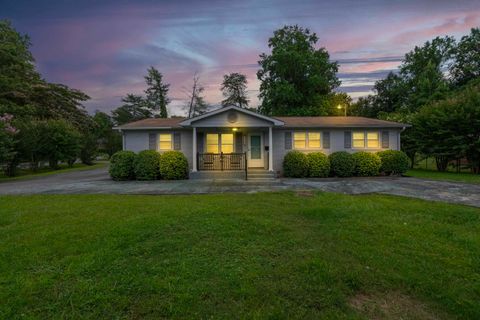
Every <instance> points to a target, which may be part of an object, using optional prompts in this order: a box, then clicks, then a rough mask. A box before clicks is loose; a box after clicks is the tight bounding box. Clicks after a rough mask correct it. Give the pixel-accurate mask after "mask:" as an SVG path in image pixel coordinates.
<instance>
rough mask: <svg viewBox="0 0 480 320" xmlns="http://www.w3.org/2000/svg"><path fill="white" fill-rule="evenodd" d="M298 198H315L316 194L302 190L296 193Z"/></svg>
mask: <svg viewBox="0 0 480 320" xmlns="http://www.w3.org/2000/svg"><path fill="white" fill-rule="evenodd" d="M295 195H297V196H298V197H313V196H314V195H315V193H314V192H313V191H309V190H300V191H297V192H296V193H295Z"/></svg>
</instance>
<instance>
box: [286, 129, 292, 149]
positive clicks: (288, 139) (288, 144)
mask: <svg viewBox="0 0 480 320" xmlns="http://www.w3.org/2000/svg"><path fill="white" fill-rule="evenodd" d="M291 149H292V133H291V132H285V150H291Z"/></svg>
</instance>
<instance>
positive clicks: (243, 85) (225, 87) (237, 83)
mask: <svg viewBox="0 0 480 320" xmlns="http://www.w3.org/2000/svg"><path fill="white" fill-rule="evenodd" d="M221 90H222V93H223V96H224V97H225V100H223V101H222V107H228V106H237V107H240V108H248V102H249V100H248V98H247V77H246V76H245V75H244V74H241V73H236V72H234V73H230V74H226V75H224V76H223V82H222V86H221Z"/></svg>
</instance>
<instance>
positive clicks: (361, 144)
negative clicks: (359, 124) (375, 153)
mask: <svg viewBox="0 0 480 320" xmlns="http://www.w3.org/2000/svg"><path fill="white" fill-rule="evenodd" d="M352 142H353V147H354V148H365V132H363V131H357V132H354V133H353V139H352Z"/></svg>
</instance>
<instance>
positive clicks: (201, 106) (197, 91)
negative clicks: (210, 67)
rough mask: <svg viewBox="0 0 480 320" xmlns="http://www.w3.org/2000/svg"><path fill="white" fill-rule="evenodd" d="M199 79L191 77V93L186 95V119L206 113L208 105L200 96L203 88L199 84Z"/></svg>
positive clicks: (195, 76) (196, 76)
mask: <svg viewBox="0 0 480 320" xmlns="http://www.w3.org/2000/svg"><path fill="white" fill-rule="evenodd" d="M199 81H200V77H199V76H198V75H197V74H195V75H194V76H193V85H192V91H191V92H190V93H188V99H189V103H188V105H187V109H188V118H192V117H196V116H199V115H201V114H204V113H205V112H207V109H208V104H207V103H206V102H205V99H204V98H203V96H202V92H203V91H204V90H205V88H204V87H203V86H202V85H201V84H200V82H199Z"/></svg>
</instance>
